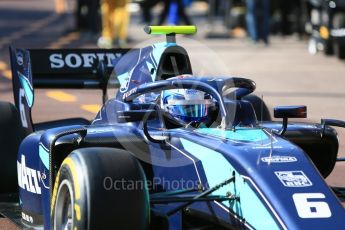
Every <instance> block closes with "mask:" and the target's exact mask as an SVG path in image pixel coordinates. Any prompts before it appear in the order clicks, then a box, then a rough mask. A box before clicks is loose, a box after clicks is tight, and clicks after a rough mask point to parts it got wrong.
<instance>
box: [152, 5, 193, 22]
mask: <svg viewBox="0 0 345 230" xmlns="http://www.w3.org/2000/svg"><path fill="white" fill-rule="evenodd" d="M186 2H189V3H188V4H190V2H191V1H186V0H164V9H163V11H162V13H161V15H160V18H159V22H158V24H159V25H163V23H164V22H165V20H166V18H167V16H168V15H169V14H170V15H169V18H170V19H171V20H170V21H169V24H178V23H179V21H180V18H181V19H182V20H183V23H184V24H185V25H192V22H191V20H190V18H189V17H188V15H187V14H186V11H185V8H186V5H187V4H186ZM171 10H172V12H171ZM174 11H175V12H174ZM171 14H175V18H174V17H172V15H171Z"/></svg>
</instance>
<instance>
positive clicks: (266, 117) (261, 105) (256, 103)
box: [242, 94, 272, 121]
mask: <svg viewBox="0 0 345 230" xmlns="http://www.w3.org/2000/svg"><path fill="white" fill-rule="evenodd" d="M242 99H243V100H246V101H249V102H250V103H251V104H252V106H253V108H254V111H255V115H256V118H257V119H258V121H272V118H271V114H270V111H269V109H268V107H267V105H266V103H265V102H264V101H263V100H262V99H261V98H260V97H258V96H256V95H254V94H251V95H247V96H245V97H243V98H242Z"/></svg>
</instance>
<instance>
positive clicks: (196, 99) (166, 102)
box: [161, 89, 214, 124]
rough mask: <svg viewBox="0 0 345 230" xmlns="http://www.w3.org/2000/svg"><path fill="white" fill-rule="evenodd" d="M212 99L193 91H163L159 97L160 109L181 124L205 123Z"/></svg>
mask: <svg viewBox="0 0 345 230" xmlns="http://www.w3.org/2000/svg"><path fill="white" fill-rule="evenodd" d="M213 105H214V102H213V99H212V97H211V96H210V95H209V94H207V93H205V92H203V91H199V90H195V89H172V90H164V91H163V92H162V95H161V108H162V109H163V110H164V111H165V112H167V113H168V114H170V115H171V116H172V117H173V118H174V119H176V120H178V121H180V122H181V123H184V124H187V123H191V122H196V123H200V122H204V121H207V118H208V115H209V112H210V108H211V107H212V106H213Z"/></svg>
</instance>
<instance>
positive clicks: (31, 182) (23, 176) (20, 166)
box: [17, 155, 41, 194]
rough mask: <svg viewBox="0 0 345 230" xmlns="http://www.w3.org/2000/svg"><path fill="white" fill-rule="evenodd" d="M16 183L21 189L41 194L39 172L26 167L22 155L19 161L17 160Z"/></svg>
mask: <svg viewBox="0 0 345 230" xmlns="http://www.w3.org/2000/svg"><path fill="white" fill-rule="evenodd" d="M17 170H18V185H19V187H21V188H22V189H25V190H26V191H28V192H32V193H35V194H41V187H40V185H39V181H41V174H40V172H39V171H36V170H34V169H32V168H29V167H26V163H25V156H24V155H22V157H21V162H18V161H17Z"/></svg>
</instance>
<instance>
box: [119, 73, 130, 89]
mask: <svg viewBox="0 0 345 230" xmlns="http://www.w3.org/2000/svg"><path fill="white" fill-rule="evenodd" d="M117 79H118V80H119V83H120V85H121V86H122V85H123V84H125V83H127V81H128V73H124V74H121V75H119V76H117Z"/></svg>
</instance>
